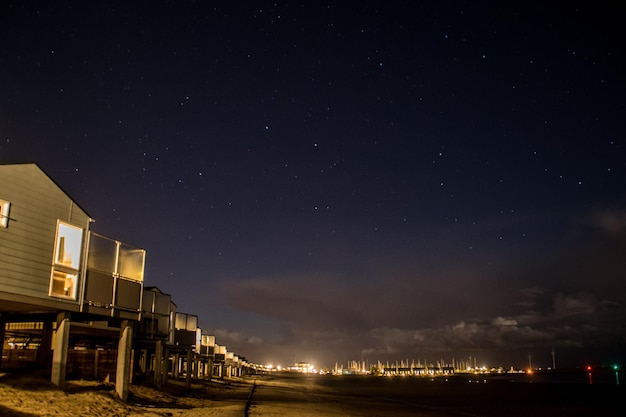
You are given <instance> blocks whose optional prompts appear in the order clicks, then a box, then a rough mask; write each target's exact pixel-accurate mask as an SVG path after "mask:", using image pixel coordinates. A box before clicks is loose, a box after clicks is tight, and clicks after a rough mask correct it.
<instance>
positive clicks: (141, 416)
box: [0, 371, 252, 417]
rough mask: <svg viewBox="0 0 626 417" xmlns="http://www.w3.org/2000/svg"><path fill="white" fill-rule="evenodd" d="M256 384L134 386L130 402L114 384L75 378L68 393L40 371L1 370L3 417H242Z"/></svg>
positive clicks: (206, 383)
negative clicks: (120, 395)
mask: <svg viewBox="0 0 626 417" xmlns="http://www.w3.org/2000/svg"><path fill="white" fill-rule="evenodd" d="M251 388H252V381H251V380H250V381H248V380H244V379H242V380H228V381H223V382H217V381H214V382H204V381H203V382H201V383H193V384H192V386H191V389H188V388H186V387H185V385H184V383H183V382H180V381H173V380H170V381H169V382H168V384H167V387H166V388H165V389H163V390H158V389H156V388H154V387H152V386H150V385H149V384H132V385H131V387H130V394H129V399H128V401H127V402H126V403H125V402H122V401H120V400H119V399H118V398H117V396H116V394H115V387H114V385H113V384H108V383H103V382H98V381H88V380H70V381H68V387H67V390H66V391H65V392H64V391H62V390H59V389H58V388H57V387H55V386H54V385H53V384H52V383H50V382H49V381H48V379H47V378H45V376H44V375H39V374H37V373H30V372H29V373H26V372H24V373H22V374H20V372H19V371H11V373H6V372H3V371H0V416H1V417H34V416H46V417H48V416H50V417H51V416H58V417H78V416H84V417H91V416H94V417H199V416H220V417H242V416H244V414H245V407H246V402H247V400H248V397H249V395H250V391H251Z"/></svg>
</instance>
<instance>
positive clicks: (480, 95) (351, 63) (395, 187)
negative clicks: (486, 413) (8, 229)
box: [0, 0, 626, 368]
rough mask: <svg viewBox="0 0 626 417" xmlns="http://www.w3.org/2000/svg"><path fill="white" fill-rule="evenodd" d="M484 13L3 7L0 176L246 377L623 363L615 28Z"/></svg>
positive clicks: (624, 112)
mask: <svg viewBox="0 0 626 417" xmlns="http://www.w3.org/2000/svg"><path fill="white" fill-rule="evenodd" d="M475 3H478V2H461V1H452V2H419V1H369V0H364V1H354V2H348V1H345V2H343V1H336V2H327V1H303V2H287V3H283V2H277V3H273V2H209V1H197V2H192V1H171V2H164V1H150V2H128V1H96V2H92V1H89V2H85V1H55V2H36V1H8V2H7V1H5V2H2V5H1V6H0V163H16V162H35V163H37V164H38V165H39V166H40V167H41V168H42V169H43V170H44V171H45V172H46V173H47V174H48V175H49V176H50V177H51V178H52V179H53V180H55V181H56V182H57V183H58V184H59V185H60V186H61V187H62V188H63V189H64V190H65V191H66V192H67V193H68V194H69V195H70V197H72V198H73V199H74V200H75V201H76V202H77V203H78V204H79V205H80V206H81V207H82V208H83V209H85V210H86V211H87V213H88V214H89V215H90V216H91V217H93V218H94V219H95V223H94V224H93V227H92V230H93V231H95V232H97V233H100V234H103V235H105V236H109V237H113V238H115V239H118V240H121V241H124V242H127V243H130V244H133V245H137V246H140V247H143V248H145V249H146V251H147V259H146V263H147V264H146V275H145V285H146V286H157V287H158V288H159V289H161V290H162V291H164V292H166V293H169V294H171V295H172V299H173V301H174V302H175V303H176V305H177V307H178V311H181V312H185V313H189V314H196V315H198V316H199V324H200V327H201V328H202V329H203V331H204V332H205V333H208V334H214V335H215V336H216V339H217V343H219V344H223V345H226V346H227V349H228V350H229V351H234V352H235V353H236V354H239V355H242V356H245V357H246V358H247V359H248V360H249V361H251V362H255V363H263V364H265V363H273V364H279V363H280V364H282V365H288V364H291V363H293V362H295V361H308V362H312V363H314V364H315V365H317V366H320V367H322V366H334V364H335V362H339V363H340V364H341V363H344V364H345V363H346V361H348V360H361V359H365V360H368V361H369V362H373V361H377V360H381V361H387V360H389V361H395V360H398V361H400V360H407V359H409V360H412V359H415V360H416V361H417V360H421V361H424V360H427V361H428V362H436V361H437V360H439V359H443V360H444V361H445V362H449V361H451V360H452V358H455V360H457V361H458V360H467V359H468V358H469V357H472V358H477V360H478V364H479V365H482V364H485V365H489V366H504V367H505V368H508V367H510V366H515V367H523V366H527V365H528V362H529V355H530V356H531V358H532V363H533V366H543V367H547V366H551V365H552V355H551V352H552V349H554V351H555V353H556V365H557V367H559V366H577V365H582V364H586V363H588V362H589V363H593V364H611V363H613V362H614V361H617V362H620V363H625V362H626V356H625V355H626V331H625V329H626V129H625V121H626V107H625V102H626V88H625V87H626V86H625V80H626V76H625V75H624V74H626V65H625V64H626V61H625V59H624V58H625V56H624V43H623V40H624V39H625V38H626V34H625V33H624V32H625V30H624V25H623V20H624V13H623V11H622V10H621V9H620V8H619V6H617V5H616V6H609V5H607V4H608V2H607V4H604V5H603V4H602V3H600V2H594V4H591V2H582V1H573V2H567V3H566V4H565V5H564V6H563V7H556V6H553V5H549V4H544V3H549V2H537V3H534V2H480V3H478V4H475ZM555 3H556V2H555ZM596 3H599V4H596ZM617 3H619V2H617ZM1 189H2V185H1V184H0V191H1ZM472 361H473V359H472Z"/></svg>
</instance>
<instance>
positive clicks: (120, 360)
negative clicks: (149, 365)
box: [115, 320, 133, 401]
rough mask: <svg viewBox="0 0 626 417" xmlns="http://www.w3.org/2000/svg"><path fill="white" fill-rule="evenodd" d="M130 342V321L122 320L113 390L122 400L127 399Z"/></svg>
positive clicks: (131, 334)
mask: <svg viewBox="0 0 626 417" xmlns="http://www.w3.org/2000/svg"><path fill="white" fill-rule="evenodd" d="M132 344H133V327H132V323H130V322H129V321H128V320H123V321H122V323H121V325H120V340H119V343H118V347H117V370H116V373H115V392H116V393H117V395H118V397H119V398H120V399H121V400H122V401H126V400H127V399H128V386H129V384H130V363H131V356H132V354H131V347H132Z"/></svg>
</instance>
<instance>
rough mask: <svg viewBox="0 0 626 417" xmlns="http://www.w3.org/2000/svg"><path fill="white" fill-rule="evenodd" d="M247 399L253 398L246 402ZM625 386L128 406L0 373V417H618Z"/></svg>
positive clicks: (159, 395) (265, 383) (430, 389)
mask: <svg viewBox="0 0 626 417" xmlns="http://www.w3.org/2000/svg"><path fill="white" fill-rule="evenodd" d="M251 393H252V395H251ZM624 394H626V389H624V386H623V385H609V384H597V385H588V384H581V383H576V384H556V383H547V384H546V383H528V382H507V381H497V380H495V381H487V380H477V379H474V380H473V381H470V380H468V379H467V378H464V377H458V378H451V379H434V380H430V379H428V378H380V377H350V376H343V377H331V376H302V375H289V374H287V375H271V376H267V375H266V376H258V377H249V378H242V379H234V380H225V381H211V382H208V381H202V382H197V383H193V384H192V387H191V388H190V389H189V388H186V387H185V386H184V383H183V382H181V381H173V380H170V381H169V382H168V384H167V387H166V388H165V389H163V390H157V389H155V388H154V387H152V386H150V385H149V384H141V383H134V384H133V385H131V388H130V396H129V400H128V402H126V403H124V402H122V401H120V400H118V399H117V398H116V395H115V392H114V386H113V385H112V384H106V383H102V382H97V381H86V380H73V381H68V389H67V390H66V391H65V392H63V391H61V390H59V389H57V388H56V387H54V386H53V385H52V384H51V383H49V382H48V380H47V379H46V378H45V377H44V376H43V375H37V374H22V375H20V374H19V373H18V372H11V373H6V372H1V371H0V416H2V417H34V416H50V417H51V416H59V417H66V416H67V417H70V416H71V417H77V416H85V417H89V416H96V417H100V416H101V417H105V416H106V417H111V416H115V417H118V416H119V417H199V416H221V417H243V416H246V403H247V402H248V399H249V398H250V399H251V401H250V406H249V409H248V413H247V415H248V416H250V417H274V416H294V417H310V416H328V417H338V416H353V417H369V416H390V417H394V416H396V417H405V416H417V417H420V416H421V417H428V416H431V417H432V416H444V417H445V416H448V417H458V416H477V417H480V416H482V417H496V416H510V417H517V416H520V417H521V416H529V415H531V416H533V417H541V416H565V415H566V416H569V417H578V416H580V417H582V416H584V417H593V416H598V417H600V416H602V417H607V416H620V417H621V416H623V415H626V405H625V404H624V403H623V401H622V399H623V398H624Z"/></svg>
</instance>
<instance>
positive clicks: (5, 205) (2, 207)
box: [0, 199, 11, 229]
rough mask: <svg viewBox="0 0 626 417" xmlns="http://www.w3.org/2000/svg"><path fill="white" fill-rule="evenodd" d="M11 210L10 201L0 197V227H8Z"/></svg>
mask: <svg viewBox="0 0 626 417" xmlns="http://www.w3.org/2000/svg"><path fill="white" fill-rule="evenodd" d="M10 211H11V202H10V201H7V200H3V199H0V227H3V228H5V229H6V228H7V227H9V212H10Z"/></svg>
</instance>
